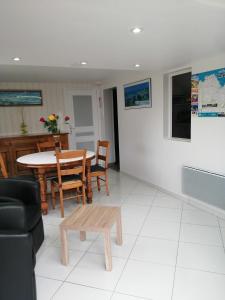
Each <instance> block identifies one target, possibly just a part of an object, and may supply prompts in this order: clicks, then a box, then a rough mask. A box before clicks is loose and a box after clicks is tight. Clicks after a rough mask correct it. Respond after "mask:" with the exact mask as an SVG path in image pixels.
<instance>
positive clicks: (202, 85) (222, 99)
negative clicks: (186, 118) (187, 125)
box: [191, 68, 225, 117]
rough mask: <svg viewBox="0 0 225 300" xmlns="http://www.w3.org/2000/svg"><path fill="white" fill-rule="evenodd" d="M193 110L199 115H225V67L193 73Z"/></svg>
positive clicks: (194, 113)
mask: <svg viewBox="0 0 225 300" xmlns="http://www.w3.org/2000/svg"><path fill="white" fill-rule="evenodd" d="M191 111H192V114H193V115H197V116H199V117H225V68H223V69H217V70H213V71H208V72H204V73H199V74H195V75H192V84H191Z"/></svg>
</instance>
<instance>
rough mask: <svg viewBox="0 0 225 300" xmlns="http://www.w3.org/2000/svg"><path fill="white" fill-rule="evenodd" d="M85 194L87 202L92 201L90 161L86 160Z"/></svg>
mask: <svg viewBox="0 0 225 300" xmlns="http://www.w3.org/2000/svg"><path fill="white" fill-rule="evenodd" d="M86 181H87V184H86V194H87V203H92V196H93V193H92V187H91V161H89V160H88V161H87V162H86Z"/></svg>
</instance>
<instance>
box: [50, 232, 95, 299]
mask: <svg viewBox="0 0 225 300" xmlns="http://www.w3.org/2000/svg"><path fill="white" fill-rule="evenodd" d="M97 238H98V235H97V237H96V238H95V239H94V240H93V241H92V243H91V244H90V246H89V247H88V248H87V249H86V250H85V251H84V253H83V254H82V255H81V257H80V258H79V260H78V261H77V263H76V264H75V265H74V266H73V268H72V270H71V271H70V272H69V273H68V275H67V276H66V278H65V279H64V280H63V281H62V284H61V285H60V286H59V288H58V289H57V290H56V291H55V292H54V294H53V295H52V297H51V299H54V297H55V295H56V294H57V293H58V291H59V290H60V289H61V287H62V286H63V284H64V283H65V282H66V280H67V278H68V277H69V276H70V274H71V273H72V272H73V270H74V269H75V267H76V266H77V265H78V264H79V263H80V261H81V260H82V259H83V257H84V256H85V254H86V253H87V251H88V250H89V248H90V247H91V246H92V244H93V243H94V242H95V241H96V240H97ZM69 251H71V250H69ZM72 251H74V250H72Z"/></svg>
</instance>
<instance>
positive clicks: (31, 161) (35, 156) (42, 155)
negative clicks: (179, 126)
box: [16, 150, 95, 167]
mask: <svg viewBox="0 0 225 300" xmlns="http://www.w3.org/2000/svg"><path fill="white" fill-rule="evenodd" d="M62 151H63V152H65V151H70V150H62ZM94 157H95V153H94V152H92V151H87V154H86V159H92V158H94ZM79 160H81V157H80V158H79V157H77V158H73V159H61V160H60V162H61V163H67V162H73V161H74V162H75V161H79ZM16 161H17V162H18V163H20V164H23V165H31V166H33V167H35V166H37V167H38V166H47V165H53V166H54V165H56V156H55V151H43V152H37V153H32V154H27V155H24V156H21V157H19V158H17V160H16Z"/></svg>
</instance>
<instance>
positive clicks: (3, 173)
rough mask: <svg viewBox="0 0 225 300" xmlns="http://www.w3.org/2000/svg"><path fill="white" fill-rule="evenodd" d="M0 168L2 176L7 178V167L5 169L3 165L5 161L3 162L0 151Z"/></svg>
mask: <svg viewBox="0 0 225 300" xmlns="http://www.w3.org/2000/svg"><path fill="white" fill-rule="evenodd" d="M0 170H1V173H2V176H3V177H4V178H8V177H9V176H8V172H7V169H6V166H5V162H4V158H3V155H2V153H0Z"/></svg>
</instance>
